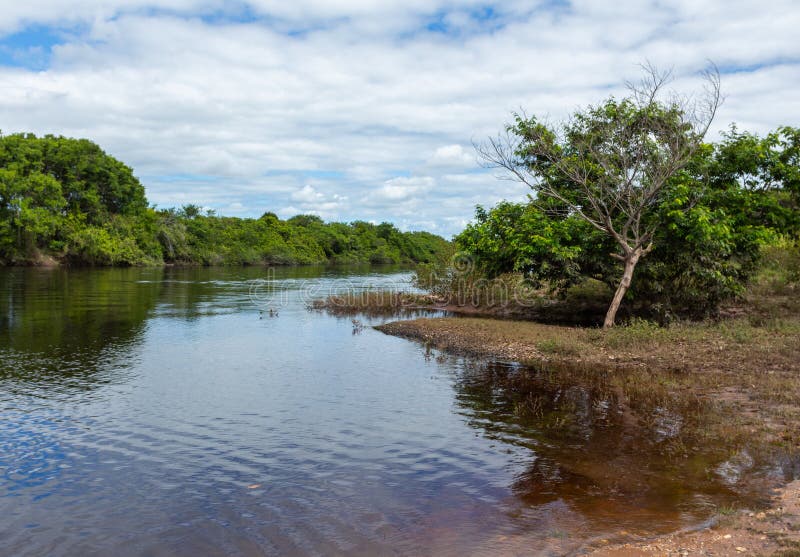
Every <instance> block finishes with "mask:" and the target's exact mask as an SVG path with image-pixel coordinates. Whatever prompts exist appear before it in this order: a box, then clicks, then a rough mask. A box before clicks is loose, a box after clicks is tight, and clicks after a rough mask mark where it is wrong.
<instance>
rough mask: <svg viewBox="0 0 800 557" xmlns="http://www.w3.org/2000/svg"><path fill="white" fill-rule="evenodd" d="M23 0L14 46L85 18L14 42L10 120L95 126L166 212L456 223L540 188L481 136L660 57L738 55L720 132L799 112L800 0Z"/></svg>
mask: <svg viewBox="0 0 800 557" xmlns="http://www.w3.org/2000/svg"><path fill="white" fill-rule="evenodd" d="M5 4H7V5H4V6H3V10H0V45H2V40H3V38H2V34H3V33H4V32H5V33H6V34H8V33H11V32H14V31H18V30H22V29H25V28H26V27H27V26H30V25H33V24H37V25H51V26H57V27H60V28H67V30H66V31H63V32H62V31H54V35H57V37H58V40H59V42H60V43H61V44H59V45H58V46H56V47H54V48H53V51H52V54H51V57H50V61H49V64H48V65H47V67H46V68H45V69H43V70H41V69H39V68H36V69H24V68H19V67H9V66H3V65H1V64H2V60H3V58H0V122H2V129H3V132H4V133H11V132H15V131H33V132H36V133H61V134H65V135H70V136H81V137H90V138H92V139H94V140H95V141H97V142H98V143H100V144H101V145H102V146H103V147H104V148H105V149H106V150H107V151H109V152H110V153H112V154H114V155H115V156H117V157H119V158H120V159H122V160H124V161H125V162H127V163H128V164H130V165H131V166H133V167H134V169H135V171H136V173H137V174H138V175H139V176H141V177H142V180H143V182H144V183H145V185H146V187H147V190H148V197H149V198H150V199H151V201H152V202H154V203H158V204H159V205H160V206H169V205H179V204H183V203H189V202H194V203H197V204H200V205H203V206H210V207H214V208H216V209H217V210H218V211H220V212H222V213H226V212H231V213H234V212H235V213H236V214H251V215H253V216H258V215H260V214H262V213H263V212H264V211H267V210H276V209H277V211H276V212H278V213H279V214H281V216H286V215H287V213H288V212H290V213H291V214H296V213H299V212H316V213H317V214H320V215H321V216H323V217H324V218H333V219H340V220H354V219H357V218H358V219H364V220H375V221H378V222H380V221H382V220H391V221H394V222H397V223H398V225H400V226H404V227H408V228H417V227H423V226H424V227H430V228H431V229H434V230H437V231H440V232H442V233H445V234H450V233H452V232H455V231H457V230H458V229H459V227H460V226H461V223H463V221H464V220H465V219H469V218H470V217H471V215H472V213H473V206H474V204H476V203H483V204H487V205H488V204H491V203H493V202H494V201H495V200H497V199H501V198H509V199H523V198H524V196H525V195H526V194H527V191H526V190H525V189H524V188H522V186H520V185H518V184H514V183H513V182H507V181H497V180H495V179H494V178H493V177H492V175H491V173H489V172H483V171H480V169H478V167H477V165H476V164H475V162H474V159H475V157H474V154H473V152H472V148H471V142H472V141H473V140H478V141H480V140H481V139H482V138H484V137H486V136H488V135H492V134H494V133H496V132H497V131H499V130H500V129H502V126H503V124H504V122H506V121H507V120H508V119H509V118H510V113H511V112H512V111H514V110H519V109H520V108H524V109H525V110H527V111H528V112H529V113H532V114H536V115H545V116H549V117H550V118H552V119H558V118H560V117H562V116H564V115H565V114H567V113H568V112H570V111H572V110H574V109H575V108H576V107H578V106H581V105H585V104H587V103H590V102H595V101H597V100H599V99H601V98H603V97H605V96H606V95H609V94H612V93H619V92H620V91H621V90H622V89H621V87H622V83H623V82H624V80H625V79H629V78H632V77H635V76H636V75H637V72H638V70H637V67H636V64H637V63H639V62H642V61H644V60H646V59H649V60H651V61H653V62H654V63H656V64H659V65H661V66H665V67H668V66H674V67H675V73H676V75H677V77H678V80H677V81H676V86H678V87H680V88H681V89H692V88H694V87H696V86H697V84H698V82H697V80H696V79H695V78H694V74H695V72H696V71H697V70H698V69H700V68H701V67H703V65H704V64H705V63H706V59H708V58H710V59H713V60H715V61H716V62H717V63H718V64H719V65H720V67H722V68H723V70H724V71H725V72H726V73H725V75H723V87H724V89H725V92H726V94H727V101H726V103H725V105H724V106H723V108H722V110H721V111H720V114H719V118H718V120H717V127H716V128H715V130H714V132H715V133H716V131H718V130H719V129H722V128H725V127H727V125H728V124H729V123H730V122H732V121H737V122H739V123H740V127H742V128H744V129H751V130H755V131H759V132H764V131H766V130H768V129H770V128H773V127H775V126H777V125H780V124H793V123H795V124H796V123H797V122H800V101H798V97H797V95H796V85H797V83H798V82H800V52H799V51H798V47H797V40H796V36H795V35H796V30H797V29H798V28H800V7H798V6H797V4H796V3H795V2H792V1H788V0H776V1H775V2H769V3H763V2H761V3H756V2H754V1H740V0H731V1H726V2H722V1H715V2H690V1H689V0H673V1H667V2H661V1H659V2H656V1H652V2H639V1H636V2H634V1H633V0H622V1H621V2H616V3H613V4H608V3H606V4H603V3H598V2H592V1H589V0H574V1H572V2H571V3H570V5H568V6H563V5H561V4H557V3H552V2H530V1H527V0H526V1H524V2H523V1H522V0H507V1H506V2H503V3H498V4H496V5H494V6H493V8H494V11H493V13H492V14H491V17H490V18H489V19H488V20H486V19H482V18H480V17H474V14H471V10H480V9H481V8H482V7H483V6H485V2H479V1H478V0H465V1H459V2H456V1H455V0H405V1H401V0H387V1H378V0H336V1H328V0H297V1H294V2H282V1H278V0H252V1H250V2H246V3H237V4H236V6H237V7H234V8H232V7H231V5H232V4H231V3H223V2H221V1H215V0H163V1H159V2H155V1H153V0H73V1H71V2H69V9H66V8H65V7H64V3H63V2H61V1H60V0H28V1H26V2H6V3H5ZM245 5H246V6H247V7H248V8H249V9H248V10H243V9H242V7H243V6H245ZM156 8H157V9H156ZM201 16H205V19H204V18H203V17H201ZM243 16H248V17H243ZM250 16H254V17H250ZM211 19H216V21H213V22H212V21H211ZM239 20H243V21H239ZM428 24H434V27H435V26H439V27H440V28H443V29H445V30H446V31H447V32H446V33H441V32H432V31H428V30H426V27H425V26H426V25H428ZM290 32H291V33H290ZM6 46H8V45H6ZM28 46H29V45H28ZM37 52H38V51H37ZM0 56H2V51H0ZM734 70H735V71H734ZM171 176H188V178H182V179H180V180H175V179H172V178H170V177H171ZM236 204H241V205H242V207H239V206H238V205H236ZM281 211H283V212H281ZM288 216H291V215H288ZM432 225H435V226H432Z"/></svg>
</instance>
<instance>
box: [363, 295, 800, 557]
mask: <svg viewBox="0 0 800 557" xmlns="http://www.w3.org/2000/svg"><path fill="white" fill-rule="evenodd" d="M789 303H791V300H790V301H789ZM762 307H763V306H762ZM773 309H774V308H773ZM784 309H785V308H784ZM733 313H734V314H735V313H736V312H733ZM771 314H772V315H776V314H781V315H782V316H781V317H774V316H773V317H764V316H763V315H762V316H761V317H759V316H758V314H756V313H754V312H752V311H750V313H749V315H748V316H744V315H742V316H740V317H734V318H728V319H724V320H722V321H718V322H705V323H682V324H675V325H672V326H670V327H658V326H657V325H654V324H649V323H646V322H635V323H633V324H632V325H628V326H624V327H618V328H615V329H611V330H601V329H596V328H581V327H567V326H557V325H545V324H541V323H534V322H528V321H512V320H501V319H492V318H486V317H446V318H423V319H414V320H408V321H396V322H391V323H387V324H385V325H381V326H378V327H377V329H378V330H380V331H382V332H384V333H386V334H390V335H395V336H400V337H404V338H408V339H412V340H416V341H419V342H422V343H424V344H425V345H426V346H427V347H430V348H431V349H437V350H441V351H443V352H446V353H450V354H459V355H467V356H474V357H480V358H487V359H491V360H502V361H509V362H518V363H522V364H528V365H531V366H533V367H534V368H538V369H542V370H547V371H548V373H551V374H553V376H554V378H553V379H551V381H553V382H556V383H558V382H563V383H564V384H583V385H588V386H593V387H597V386H598V385H602V388H603V389H607V390H610V391H613V392H616V393H618V396H619V398H620V399H622V400H624V401H625V402H624V404H623V407H626V408H628V409H631V410H633V411H632V412H631V415H638V416H639V418H641V417H642V416H644V415H646V413H647V412H648V411H650V410H652V409H654V408H662V409H667V410H671V409H674V410H675V411H676V412H677V413H679V414H680V413H683V414H686V413H687V412H690V413H691V414H692V415H693V416H696V417H700V418H699V421H698V430H699V431H700V432H701V433H700V435H701V436H702V439H703V441H702V443H705V444H707V445H714V446H719V447H721V448H728V449H729V450H730V452H731V453H735V452H737V451H741V450H742V449H743V448H744V449H745V450H750V451H751V452H755V451H760V452H762V453H764V452H774V453H775V454H782V455H797V454H798V452H800V318H798V317H792V316H791V315H789V314H787V313H786V312H776V311H772V312H771ZM523 389H524V387H523ZM508 390H509V391H510V392H521V391H520V385H519V384H517V383H515V384H511V385H510V388H509V389H508ZM522 402H523V403H524V401H522ZM520 407H521V408H523V411H525V406H524V404H522V405H521V406H520ZM647 408H649V409H650V410H644V411H643V409H647ZM697 436H698V432H697V431H696V432H694V433H692V434H691V435H689V436H688V437H687V438H694V439H693V441H692V442H693V443H694V442H696V439H697ZM683 444H684V442H683V441H681V442H679V443H676V448H675V449H669V450H675V451H676V456H677V458H688V457H690V456H691V452H692V450H691V449H690V448H685V447H683ZM682 452H685V453H686V454H683V455H681V454H680V453H682ZM790 458H794V457H790ZM798 497H800V483H798V482H793V483H790V484H789V485H788V486H786V487H785V488H783V489H782V490H781V491H780V492H779V497H778V499H777V500H776V502H775V504H774V505H773V506H772V507H771V509H770V510H766V509H764V508H763V506H762V507H761V510H760V511H759V510H755V511H750V510H745V511H741V512H740V511H739V509H721V510H718V513H719V514H718V516H717V517H716V518H715V519H714V520H715V521H716V526H715V527H714V528H712V529H704V530H701V531H694V532H683V533H677V534H672V535H667V536H664V537H659V538H657V539H656V540H655V541H651V540H646V541H639V542H635V543H628V544H624V545H616V546H613V547H612V546H609V548H602V543H601V544H600V547H599V550H601V552H600V554H601V555H694V554H701V555H705V554H714V555H728V554H736V553H743V554H748V553H749V554H753V553H755V554H767V555H771V554H778V555H787V556H788V555H796V553H791V552H788V553H787V552H785V551H790V550H794V551H797V550H798V549H800V544H799V543H800V540H798V532H800V517H798V515H800V512H797V508H798ZM760 504H761V505H763V502H762V503H760ZM737 547H738V548H744V551H737V549H736V548H737ZM781 552H784V553H781Z"/></svg>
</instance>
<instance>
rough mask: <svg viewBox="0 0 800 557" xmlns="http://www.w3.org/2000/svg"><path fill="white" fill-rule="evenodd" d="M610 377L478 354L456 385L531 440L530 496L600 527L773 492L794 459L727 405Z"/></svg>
mask: <svg viewBox="0 0 800 557" xmlns="http://www.w3.org/2000/svg"><path fill="white" fill-rule="evenodd" d="M608 378H609V375H608V374H607V372H604V371H595V370H566V369H561V370H537V369H533V368H526V367H519V366H508V365H503V364H493V363H488V364H487V363H475V364H469V365H468V369H467V370H466V371H465V372H464V373H463V374H462V375H461V376H460V377H459V378H458V380H457V381H456V383H455V387H456V390H457V399H458V402H459V404H460V405H461V406H462V407H463V408H464V409H465V410H466V412H465V415H466V416H468V417H469V423H470V424H471V425H472V426H473V427H475V428H478V429H481V430H483V431H484V432H485V433H486V435H488V436H490V437H492V438H495V439H498V440H501V441H503V442H505V443H509V444H513V445H517V446H525V447H528V448H530V449H531V451H532V453H533V457H532V460H531V462H530V463H529V464H528V465H526V467H525V470H524V471H523V472H522V473H520V474H519V475H518V476H517V478H516V480H515V482H514V484H513V485H512V486H511V487H512V490H513V492H514V493H515V495H516V496H517V497H518V498H519V500H520V501H521V502H523V503H524V504H525V505H530V506H541V505H547V504H550V503H554V502H562V503H565V504H567V505H568V506H569V507H570V508H571V509H572V510H573V511H576V512H579V513H580V514H581V515H583V516H584V517H586V518H587V519H588V520H589V521H590V522H592V523H594V524H595V525H596V526H603V525H605V526H612V525H617V526H619V525H621V524H622V525H627V527H629V528H635V527H645V524H646V523H648V522H649V523H650V524H656V523H657V524H658V525H659V526H660V527H662V528H670V527H677V526H680V525H682V524H685V523H686V522H687V521H690V520H697V519H699V518H702V517H705V516H708V515H709V514H710V513H711V512H712V511H713V509H714V508H715V507H716V506H719V505H722V504H729V503H732V502H735V501H747V502H748V503H753V502H754V501H763V500H764V497H765V496H766V495H767V489H766V487H767V485H770V484H771V483H772V482H774V481H776V480H777V479H779V478H780V477H781V475H785V474H788V473H790V471H789V470H788V468H789V467H791V462H792V461H791V460H785V461H781V460H780V458H779V457H778V456H776V455H775V454H774V453H771V452H770V451H765V450H764V448H763V447H759V446H748V445H747V444H746V443H745V444H740V443H738V442H733V443H732V442H731V439H730V438H729V437H726V435H728V434H729V433H730V432H728V431H727V430H725V428H720V427H719V426H720V424H724V421H725V419H726V416H725V415H723V414H721V413H720V412H721V410H720V408H719V407H717V406H715V405H712V404H707V403H706V402H704V401H702V400H700V399H698V398H697V397H686V396H681V395H680V394H672V395H670V394H666V395H665V394H664V393H669V391H664V392H659V391H658V389H656V388H653V389H652V392H649V393H648V392H647V391H646V390H644V391H642V392H641V393H631V392H623V389H621V388H619V387H615V386H613V384H612V382H610V381H608V380H607V379H608ZM729 469H733V470H734V473H733V474H731V473H728V472H727V471H728V470H729Z"/></svg>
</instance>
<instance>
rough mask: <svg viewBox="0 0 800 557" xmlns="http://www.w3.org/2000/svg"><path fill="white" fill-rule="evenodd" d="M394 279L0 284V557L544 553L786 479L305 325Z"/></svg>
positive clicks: (625, 532) (241, 276)
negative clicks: (677, 448) (346, 296)
mask: <svg viewBox="0 0 800 557" xmlns="http://www.w3.org/2000/svg"><path fill="white" fill-rule="evenodd" d="M409 278H410V274H409V273H407V272H402V271H400V270H397V269H391V268H388V269H387V268H355V269H325V268H288V269H269V270H267V269H257V268H237V269H170V268H167V269H106V270H69V271H67V270H35V269H5V270H0V555H9V556H10V555H16V556H19V555H82V556H87V555H112V554H113V555H187V556H188V555H192V556H195V555H248V556H249V555H339V554H342V555H344V554H348V555H352V554H362V555H472V554H475V555H481V554H486V555H494V554H502V553H508V554H518V553H524V554H554V555H557V554H563V553H568V552H570V551H576V550H578V549H580V548H581V547H585V544H587V543H595V544H597V543H603V541H602V540H604V539H616V538H630V537H637V536H649V535H652V534H654V533H658V532H663V531H666V530H670V529H674V528H680V527H685V526H689V525H693V524H697V523H698V522H701V521H703V520H705V519H706V518H708V517H709V516H710V515H711V514H712V513H713V512H714V509H716V508H717V507H719V506H720V505H731V504H735V503H741V502H745V503H750V502H754V501H758V500H761V499H763V494H764V493H766V486H767V485H770V484H771V483H774V482H777V481H780V480H781V479H785V478H786V476H787V474H789V473H790V472H787V466H788V464H787V463H784V462H781V461H780V460H779V459H777V460H776V459H775V458H772V459H770V460H766V461H761V460H759V457H758V456H757V455H754V454H751V453H748V451H747V450H739V451H737V452H735V453H730V452H724V451H721V450H710V449H708V450H707V449H706V448H702V450H697V451H696V452H697V453H698V454H697V455H693V456H691V457H688V458H686V457H684V458H681V459H677V460H676V458H675V457H674V454H673V455H672V456H665V455H664V451H663V450H661V449H662V448H663V445H664V443H665V442H666V441H668V440H669V438H670V437H672V436H674V435H675V431H676V430H678V429H680V427H681V424H682V420H684V417H682V416H680V415H671V414H670V413H669V410H668V409H664V408H657V409H653V413H654V414H653V415H652V416H650V418H652V419H650V421H648V422H647V423H648V424H650V425H649V426H648V427H649V429H647V431H648V432H649V433H646V434H642V433H641V428H640V427H636V424H633V425H631V423H630V419H629V418H626V417H619V416H621V415H622V412H621V411H618V409H616V408H615V401H614V399H613V397H611V398H610V397H609V396H608V395H607V394H604V393H601V392H594V391H593V390H592V389H590V388H583V387H581V386H579V385H550V384H547V383H546V382H543V383H542V384H541V388H540V390H539V391H538V392H539V393H540V395H541V397H540V398H541V400H540V401H539V402H537V404H539V406H538V407H537V408H540V410H541V411H535V412H528V413H527V414H524V415H523V414H520V412H519V401H517V402H514V398H513V396H512V395H513V393H509V392H507V391H508V388H507V387H506V386H505V385H507V383H505V382H504V379H503V378H504V377H506V378H507V376H508V374H515V373H519V371H520V368H518V367H516V366H514V365H508V364H503V363H496V362H476V361H472V360H466V359H461V358H454V357H447V356H445V355H442V354H439V353H436V352H435V351H432V350H430V349H429V348H426V347H425V346H423V345H421V344H419V343H415V342H410V341H407V340H403V339H399V338H394V337H390V336H386V335H384V334H382V333H380V332H378V331H375V330H374V329H372V328H371V327H369V325H372V324H376V323H379V322H381V321H385V320H387V319H389V318H388V317H387V318H373V319H367V318H360V319H361V321H363V323H364V324H365V325H366V326H365V327H363V328H360V327H354V324H353V323H352V321H351V319H352V318H350V317H347V318H344V317H335V316H331V315H328V314H326V313H324V312H320V311H312V310H309V309H308V308H307V305H308V302H309V301H310V299H311V298H316V297H323V296H325V295H327V294H330V293H334V292H341V291H344V290H347V289H351V290H352V289H367V288H386V287H395V288H409V283H408V281H409ZM270 309H272V310H273V315H270V312H269V310H270ZM537 400H538V399H537ZM541 401H544V402H541ZM554 416H556V419H555V420H554ZM558 416H561V417H558ZM545 420H546V423H545ZM665 440H666V441H665ZM673 452H674V451H673ZM745 478H747V481H745Z"/></svg>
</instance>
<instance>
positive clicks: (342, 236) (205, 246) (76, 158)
mask: <svg viewBox="0 0 800 557" xmlns="http://www.w3.org/2000/svg"><path fill="white" fill-rule="evenodd" d="M447 246H448V243H447V242H446V241H445V240H443V239H442V238H440V237H438V236H435V235H433V234H429V233H426V232H400V231H399V230H398V229H397V228H395V227H394V226H393V225H391V224H389V223H382V224H379V225H373V224H370V223H367V222H358V221H357V222H353V223H349V224H345V223H324V222H323V221H322V220H321V219H320V218H319V217H316V216H314V215H298V216H296V217H293V218H290V219H288V220H280V219H279V218H278V217H277V216H276V215H275V214H273V213H269V212H268V213H265V214H264V215H263V216H262V217H261V218H258V219H241V218H232V217H221V216H216V215H214V214H213V212H209V213H206V214H202V212H201V210H200V208H199V207H197V206H195V205H186V206H184V207H183V208H181V209H166V210H157V209H155V208H152V207H149V206H148V202H147V199H146V197H145V191H144V187H143V186H142V184H141V183H140V182H139V180H138V179H137V178H136V177H135V176H134V175H133V171H132V170H131V169H130V168H129V167H128V166H126V165H124V164H123V163H121V162H119V161H118V160H116V159H114V158H113V157H111V156H109V155H107V154H106V153H104V152H103V151H102V149H100V147H99V146H97V145H96V144H94V143H92V142H91V141H88V140H85V139H69V138H64V137H54V136H46V137H41V138H40V137H36V136H34V135H32V134H15V135H9V136H0V264H6V265H14V264H35V263H37V262H41V261H42V260H43V259H44V258H45V257H52V258H54V259H56V260H58V261H62V262H65V263H69V264H73V265H157V264H162V263H181V264H202V265H257V264H317V263H367V262H368V263H400V262H426V261H431V260H433V259H435V258H436V257H437V256H438V254H440V253H442V252H443V251H444V250H446V249H447Z"/></svg>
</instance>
